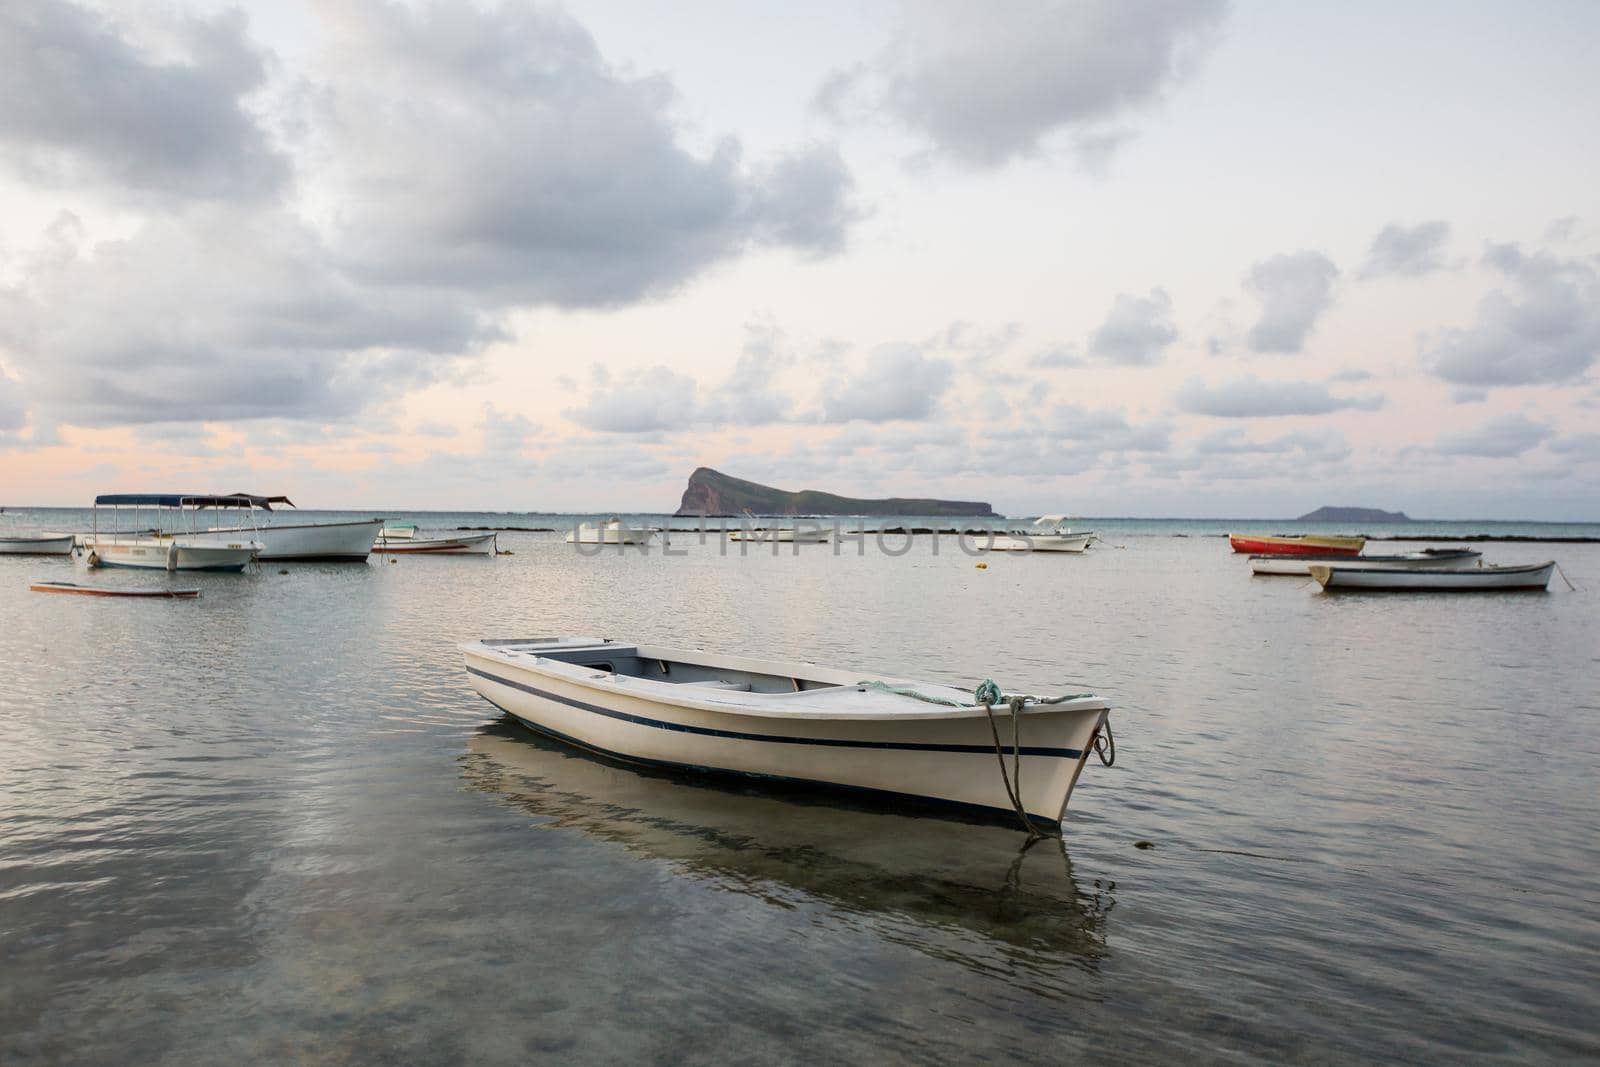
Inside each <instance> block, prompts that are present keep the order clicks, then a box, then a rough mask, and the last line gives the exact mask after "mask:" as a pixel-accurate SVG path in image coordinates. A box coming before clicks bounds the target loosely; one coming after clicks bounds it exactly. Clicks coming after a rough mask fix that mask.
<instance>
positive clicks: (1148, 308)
mask: <svg viewBox="0 0 1600 1067" xmlns="http://www.w3.org/2000/svg"><path fill="white" fill-rule="evenodd" d="M1177 339H1178V330H1177V328H1176V327H1175V326H1173V324H1172V298H1171V297H1169V296H1168V295H1167V293H1166V290H1164V289H1152V290H1150V295H1149V296H1147V297H1143V296H1132V295H1130V294H1128V293H1118V294H1117V298H1116V300H1115V301H1113V302H1112V305H1111V311H1110V313H1109V314H1107V315H1106V319H1105V321H1104V322H1102V323H1101V324H1100V325H1099V327H1098V328H1096V330H1095V331H1094V333H1092V334H1090V335H1089V351H1090V352H1091V353H1092V354H1094V355H1096V356H1098V357H1100V358H1101V359H1104V360H1107V361H1109V362H1111V363H1117V364H1121V365H1122V366H1125V367H1150V366H1154V365H1155V364H1157V363H1160V362H1161V358H1162V356H1163V355H1164V354H1165V351H1166V348H1167V346H1168V345H1170V344H1172V342H1174V341H1176V340H1177Z"/></svg>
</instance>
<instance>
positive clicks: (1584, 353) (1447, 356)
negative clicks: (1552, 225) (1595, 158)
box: [1422, 244, 1600, 387]
mask: <svg viewBox="0 0 1600 1067" xmlns="http://www.w3.org/2000/svg"><path fill="white" fill-rule="evenodd" d="M1483 258H1484V263H1485V264H1486V265H1487V266H1489V267H1490V268H1492V269H1494V270H1496V271H1498V272H1499V273H1500V274H1501V275H1502V276H1503V277H1504V278H1505V279H1506V282H1507V283H1508V286H1509V292H1508V291H1506V290H1496V291H1494V292H1492V293H1489V294H1488V295H1487V296H1485V297H1484V298H1483V299H1482V300H1481V301H1480V302H1479V304H1478V318H1477V321H1476V322H1474V323H1473V324H1472V326H1470V327H1468V328H1467V329H1464V330H1461V329H1456V330H1446V331H1444V332H1443V333H1442V334H1441V335H1440V336H1439V337H1438V338H1437V339H1435V340H1434V342H1433V343H1432V344H1430V345H1427V346H1425V347H1424V349H1423V353H1422V359H1423V362H1424V364H1425V365H1427V366H1429V367H1430V369H1431V370H1432V372H1433V373H1434V374H1435V375H1437V376H1438V377H1440V378H1442V379H1444V380H1445V381H1447V382H1451V383H1452V384H1455V385H1463V386H1480V387H1482V386H1494V385H1535V384H1542V383H1555V382H1569V381H1573V380H1574V379H1577V378H1579V377H1581V376H1582V375H1583V374H1585V373H1586V372H1587V371H1588V370H1589V368H1590V367H1592V366H1593V365H1594V363H1595V360H1596V358H1597V357H1600V271H1597V270H1596V267H1595V264H1594V262H1593V261H1592V260H1585V259H1578V258H1572V259H1569V258H1564V257H1561V256H1553V255H1548V254H1544V253H1536V254H1532V255H1530V254H1527V253H1525V252H1523V251H1522V249H1521V248H1519V247H1518V246H1516V245H1514V244H1510V245H1490V246H1489V248H1488V250H1487V251H1486V252H1485V253H1484V257H1483Z"/></svg>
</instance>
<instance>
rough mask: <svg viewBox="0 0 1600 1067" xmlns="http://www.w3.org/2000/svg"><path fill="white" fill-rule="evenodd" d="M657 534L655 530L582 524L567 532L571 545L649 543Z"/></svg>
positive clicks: (568, 542) (568, 541)
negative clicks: (597, 526) (598, 526)
mask: <svg viewBox="0 0 1600 1067" xmlns="http://www.w3.org/2000/svg"><path fill="white" fill-rule="evenodd" d="M654 536H655V531H654V530H639V529H620V530H619V529H596V528H595V527H592V526H580V527H578V528H577V529H576V530H574V531H572V532H571V533H569V534H567V544H569V545H647V544H649V543H650V539H651V538H652V537H654Z"/></svg>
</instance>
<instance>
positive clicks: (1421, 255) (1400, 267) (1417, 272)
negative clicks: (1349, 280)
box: [1361, 219, 1450, 278]
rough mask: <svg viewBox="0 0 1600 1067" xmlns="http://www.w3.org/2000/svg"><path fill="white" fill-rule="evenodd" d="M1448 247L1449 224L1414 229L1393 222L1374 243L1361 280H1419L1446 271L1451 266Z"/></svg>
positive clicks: (1424, 224) (1420, 225)
mask: <svg viewBox="0 0 1600 1067" xmlns="http://www.w3.org/2000/svg"><path fill="white" fill-rule="evenodd" d="M1449 243H1450V224H1449V223H1448V222H1446V221H1444V220H1443V219H1435V220H1433V221H1431V222H1419V223H1417V224H1416V225H1415V226H1402V225H1401V224H1400V223H1398V222H1391V223H1390V224H1389V225H1387V226H1385V227H1384V228H1383V229H1381V230H1379V231H1378V235H1377V236H1376V237H1374V238H1373V239H1372V247H1371V248H1370V249H1368V250H1367V262H1366V264H1365V266H1363V267H1362V268H1361V277H1363V278H1382V277H1386V276H1390V275H1398V276H1400V277H1405V278H1417V277H1421V276H1422V275H1424V274H1432V273H1433V272H1435V271H1441V270H1445V269H1447V268H1448V267H1449V266H1450V264H1449V263H1448V262H1447V261H1446V259H1445V246H1446V245H1448V244H1449Z"/></svg>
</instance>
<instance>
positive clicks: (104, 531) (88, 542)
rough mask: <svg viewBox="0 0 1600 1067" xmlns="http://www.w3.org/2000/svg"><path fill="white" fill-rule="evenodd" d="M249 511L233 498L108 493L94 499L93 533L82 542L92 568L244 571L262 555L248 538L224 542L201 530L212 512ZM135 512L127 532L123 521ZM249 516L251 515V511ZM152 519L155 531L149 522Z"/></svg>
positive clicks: (238, 536) (256, 543)
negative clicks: (201, 521) (202, 517)
mask: <svg viewBox="0 0 1600 1067" xmlns="http://www.w3.org/2000/svg"><path fill="white" fill-rule="evenodd" d="M228 507H245V508H246V509H247V511H249V510H250V508H249V505H248V504H241V503H240V501H239V499H238V498H237V497H235V496H215V495H210V494H203V493H108V494H102V495H101V496H97V497H95V500H94V529H93V531H92V532H90V533H89V534H86V535H84V536H82V537H81V538H80V539H79V543H80V545H81V546H82V548H83V552H84V558H85V560H86V561H87V562H88V564H89V566H91V567H134V568H138V569H141V570H160V571H242V570H244V569H245V567H246V566H247V565H248V564H249V563H250V562H252V561H253V560H254V559H255V558H256V556H257V554H258V553H259V552H260V551H261V542H260V541H257V540H255V539H254V538H253V537H251V536H248V535H246V534H236V535H229V536H228V537H226V539H223V538H211V537H208V536H207V535H206V534H205V533H204V531H201V530H199V529H198V526H199V516H200V515H201V514H202V513H205V514H210V513H211V509H215V508H228ZM130 513H131V519H130V525H129V531H130V532H123V530H122V520H123V518H124V517H125V516H128V515H129V514H130ZM250 513H252V514H253V511H251V512H250ZM152 517H153V518H154V520H155V524H154V526H153V527H152V526H151V525H150V523H149V521H148V520H149V519H150V518H152Z"/></svg>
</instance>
